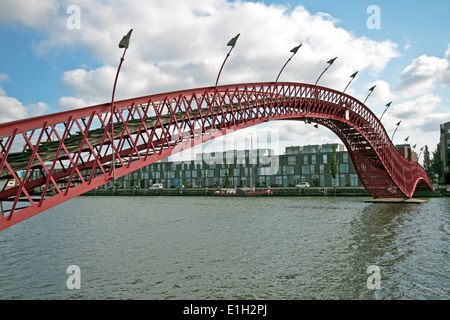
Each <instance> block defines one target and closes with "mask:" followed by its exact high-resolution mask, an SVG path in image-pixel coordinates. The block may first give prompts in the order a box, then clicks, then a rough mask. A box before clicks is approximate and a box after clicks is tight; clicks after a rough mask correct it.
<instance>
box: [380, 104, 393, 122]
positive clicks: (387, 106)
mask: <svg viewBox="0 0 450 320" xmlns="http://www.w3.org/2000/svg"><path fill="white" fill-rule="evenodd" d="M391 103H392V101H391V102H389V103H388V104H387V105H386V109H384V111H383V114H382V115H381V117H380V121H381V118H383V116H384V114H385V112H386V111H387V109H389V107H390V106H391Z"/></svg>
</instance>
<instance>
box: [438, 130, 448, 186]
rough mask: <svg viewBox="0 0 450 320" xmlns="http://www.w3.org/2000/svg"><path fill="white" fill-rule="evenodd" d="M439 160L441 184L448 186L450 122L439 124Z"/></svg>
mask: <svg viewBox="0 0 450 320" xmlns="http://www.w3.org/2000/svg"><path fill="white" fill-rule="evenodd" d="M440 142H441V159H442V172H443V177H441V182H443V183H445V184H450V122H446V123H444V124H441V139H440Z"/></svg>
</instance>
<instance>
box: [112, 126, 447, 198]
mask: <svg viewBox="0 0 450 320" xmlns="http://www.w3.org/2000/svg"><path fill="white" fill-rule="evenodd" d="M440 134H441V135H440V147H441V157H442V166H443V168H442V172H443V174H442V176H441V177H439V181H440V182H441V183H445V184H450V170H449V168H450V122H447V123H444V124H442V125H441V126H440ZM333 147H334V148H335V149H336V158H337V161H338V163H339V174H338V176H337V177H336V179H335V181H334V179H333V178H332V176H331V173H330V159H331V155H332V153H333ZM396 147H397V150H398V151H399V152H400V154H402V155H403V156H404V157H405V158H406V159H408V160H410V161H414V162H417V161H418V157H417V153H416V152H414V150H413V149H411V146H410V145H409V144H402V145H396ZM301 182H308V183H309V184H310V185H311V186H316V187H331V186H333V185H336V186H342V187H343V186H349V187H360V186H362V183H361V181H360V180H359V177H358V174H357V172H356V170H355V167H354V166H353V163H352V161H351V159H350V156H349V153H348V152H347V151H346V150H345V148H344V145H342V144H338V143H334V144H322V145H308V146H292V147H286V148H285V151H284V154H282V155H276V154H275V153H274V151H273V150H271V149H256V150H228V151H224V152H215V153H214V152H213V153H201V154H197V155H196V159H195V160H190V161H183V162H175V161H169V160H168V159H164V160H161V161H159V162H156V163H154V164H152V165H150V166H147V167H144V168H141V169H139V170H137V171H135V172H133V173H130V174H128V175H126V176H124V177H121V178H119V179H117V180H116V181H115V184H116V187H117V188H124V189H128V188H133V187H139V188H148V187H149V186H151V185H152V184H154V183H161V184H162V185H163V186H164V187H166V188H172V187H177V186H181V185H184V186H185V187H224V186H229V187H251V186H253V185H255V186H256V187H268V186H271V187H292V186H295V185H297V184H299V183H301ZM104 187H105V188H107V187H111V183H110V184H107V185H105V186H104Z"/></svg>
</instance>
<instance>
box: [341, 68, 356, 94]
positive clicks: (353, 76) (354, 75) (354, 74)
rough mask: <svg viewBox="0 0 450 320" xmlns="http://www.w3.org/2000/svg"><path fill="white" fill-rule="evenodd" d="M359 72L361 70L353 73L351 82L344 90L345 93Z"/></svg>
mask: <svg viewBox="0 0 450 320" xmlns="http://www.w3.org/2000/svg"><path fill="white" fill-rule="evenodd" d="M358 72H359V71H356V72H355V73H353V74H352V75H351V76H350V78H351V79H350V81H349V83H348V84H347V85H346V86H345V88H344V91H342V93H344V92H345V90H347V88H348V86H349V85H350V83H352V81H353V80H354V79H355V77H356V75H357V74H358Z"/></svg>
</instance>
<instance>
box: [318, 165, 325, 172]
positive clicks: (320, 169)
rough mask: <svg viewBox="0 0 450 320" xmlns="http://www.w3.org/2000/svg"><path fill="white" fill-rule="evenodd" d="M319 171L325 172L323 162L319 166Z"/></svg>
mask: <svg viewBox="0 0 450 320" xmlns="http://www.w3.org/2000/svg"><path fill="white" fill-rule="evenodd" d="M319 173H320V174H324V173H325V166H324V165H323V164H321V165H320V166H319Z"/></svg>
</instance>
